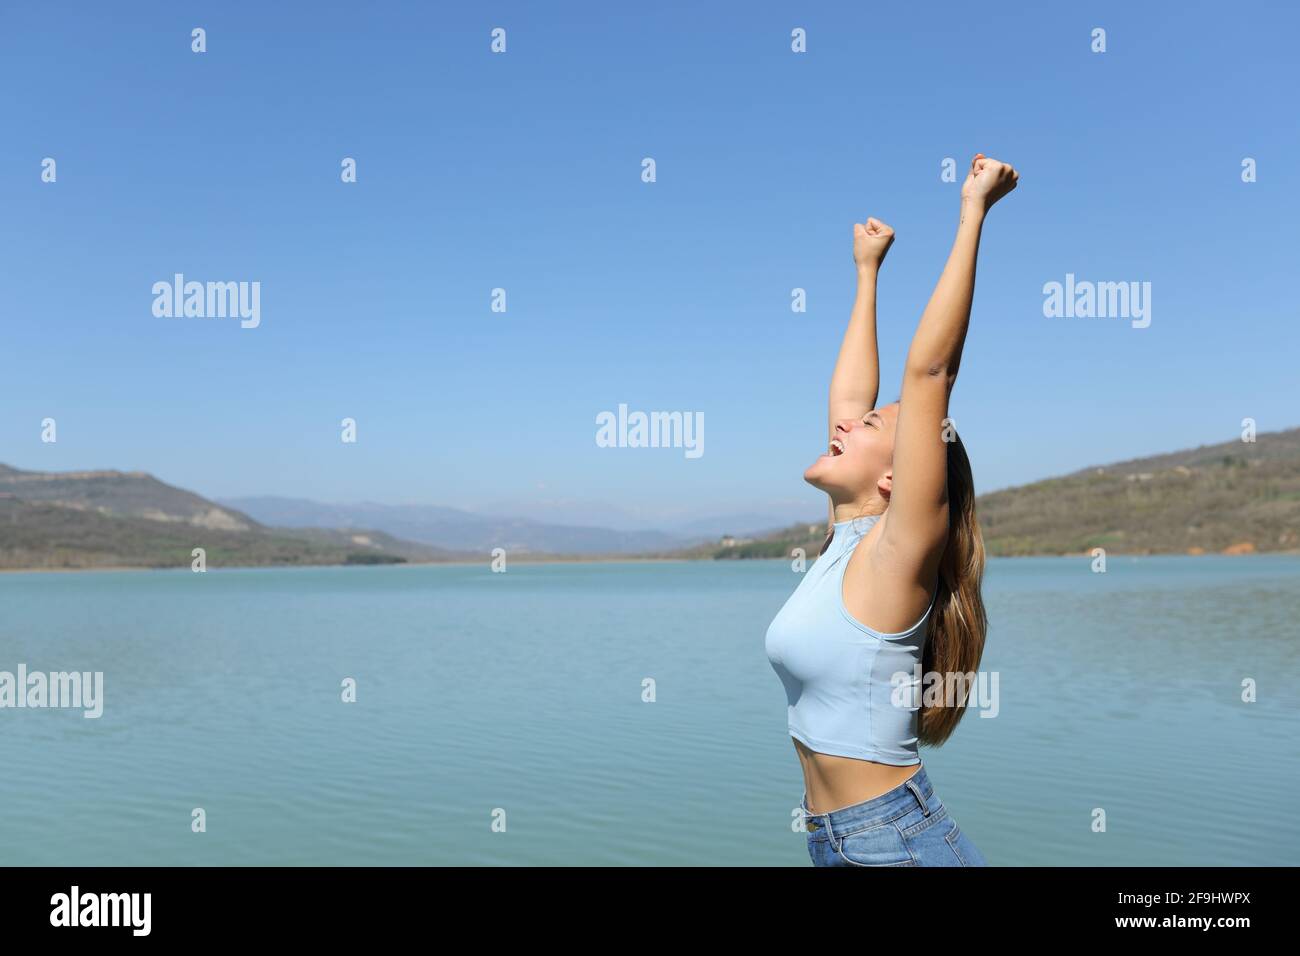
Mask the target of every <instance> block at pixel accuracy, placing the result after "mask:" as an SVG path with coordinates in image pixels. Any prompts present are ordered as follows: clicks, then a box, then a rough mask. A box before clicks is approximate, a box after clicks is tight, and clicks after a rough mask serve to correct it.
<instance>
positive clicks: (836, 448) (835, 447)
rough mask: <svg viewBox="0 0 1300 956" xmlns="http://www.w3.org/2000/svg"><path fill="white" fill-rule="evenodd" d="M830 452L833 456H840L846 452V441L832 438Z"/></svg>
mask: <svg viewBox="0 0 1300 956" xmlns="http://www.w3.org/2000/svg"><path fill="white" fill-rule="evenodd" d="M829 454H830V456H831V457H832V458H838V457H839V456H840V455H842V454H844V443H843V442H842V441H840V440H839V439H838V438H832V439H831V450H830V452H829Z"/></svg>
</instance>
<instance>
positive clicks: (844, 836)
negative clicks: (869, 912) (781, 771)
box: [799, 767, 988, 866]
mask: <svg viewBox="0 0 1300 956" xmlns="http://www.w3.org/2000/svg"><path fill="white" fill-rule="evenodd" d="M799 805H800V807H801V808H802V809H803V814H804V826H805V827H806V828H807V830H808V855H809V856H810V857H812V861H813V866H987V865H988V864H987V863H986V862H985V860H984V857H983V855H981V853H980V851H979V850H977V849H976V848H975V844H974V843H972V842H971V841H970V838H969V837H967V836H966V834H964V833H962V832H961V828H960V827H958V826H957V821H956V820H954V819H953V818H952V817H951V816H949V815H948V809H947V807H945V806H944V805H943V803H942V802H941V801H940V800H939V798H938V797H937V796H935V793H934V786H933V785H932V784H931V783H930V778H929V777H928V776H926V773H925V768H924V767H918V768H917V771H916V773H914V774H912V776H910V777H909V778H908V779H906V780H904V781H903V782H902V783H900V784H899V785H898V786H897V787H895V788H894V789H893V790H889V791H887V792H885V793H882V794H881V795H880V796H878V797H872V798H871V799H870V800H864V801H863V802H862V803H853V804H850V805H849V806H847V807H840V808H839V809H838V810H832V811H830V812H829V813H812V812H810V811H809V810H808V792H807V791H806V790H805V791H804V794H803V797H802V798H800V801H799Z"/></svg>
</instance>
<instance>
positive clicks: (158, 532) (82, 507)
mask: <svg viewBox="0 0 1300 956" xmlns="http://www.w3.org/2000/svg"><path fill="white" fill-rule="evenodd" d="M200 547H201V548H203V549H204V550H205V551H206V556H207V564H208V567H209V568H219V567H234V566H249V565H319V564H375V563H380V564H388V563H400V562H405V561H437V560H451V559H454V558H456V557H458V556H457V555H454V554H452V553H451V552H447V551H442V550H439V549H437V548H431V547H427V546H425V545H420V544H414V543H412V542H409V541H401V540H399V539H397V538H394V537H392V536H390V535H387V534H383V533H381V532H374V531H365V530H361V529H346V530H340V529H310V530H307V529H304V530H301V531H299V530H297V529H293V530H286V529H278V528H267V527H265V526H263V525H261V524H259V523H257V522H256V521H254V520H253V519H251V518H249V517H248V516H247V515H245V514H243V513H242V512H239V511H235V510H233V509H230V508H224V507H221V506H219V505H217V504H214V503H213V502H211V501H208V500H207V499H205V498H202V497H200V496H198V495H195V494H192V493H191V492H188V491H184V490H182V489H180V488H174V487H172V486H171V485H167V484H164V483H163V482H161V481H158V480H157V479H156V478H154V477H152V476H151V475H147V474H144V473H142V472H118V471H90V472H57V473H56V472H32V471H19V470H17V469H14V468H10V467H7V466H5V465H0V569H8V570H14V569H23V568H32V569H55V568H102V567H146V568H160V567H189V566H190V563H191V561H192V560H193V558H192V553H193V550H194V549H195V548H200Z"/></svg>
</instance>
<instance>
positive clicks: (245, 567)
mask: <svg viewBox="0 0 1300 956" xmlns="http://www.w3.org/2000/svg"><path fill="white" fill-rule="evenodd" d="M1276 555H1283V556H1288V557H1300V549H1296V548H1291V549H1286V550H1281V551H1251V552H1245V553H1243V552H1237V551H1203V552H1199V553H1193V552H1187V551H1133V552H1123V551H1119V552H1115V551H1110V552H1107V553H1106V557H1107V559H1108V560H1109V559H1113V558H1258V557H1269V556H1276ZM1029 558H1063V559H1064V558H1069V559H1074V560H1092V559H1093V555H1092V552H1091V551H1085V552H1079V553H1076V554H1059V553H1043V554H1000V555H989V557H988V560H990V561H1006V560H1024V559H1029ZM789 560H790V559H789V558H787V557H784V556H782V557H779V558H713V557H663V556H656V557H640V556H635V557H611V556H608V555H600V556H591V557H585V556H573V557H546V558H538V559H528V558H514V559H509V563H511V564H526V565H529V566H530V567H531V566H539V565H547V564H681V563H686V562H692V563H695V562H699V563H709V564H750V563H761V562H770V561H781V562H785V561H789ZM814 560H815V559H814ZM491 563H492V558H491V556H490V555H489V556H487V557H485V558H484V559H483V560H476V561H470V560H464V561H403V562H400V563H399V562H395V563H392V564H231V565H224V566H220V567H209V569H208V570H211V571H294V570H319V569H321V568H353V569H363V568H368V569H372V570H373V569H375V568H432V567H457V568H463V567H478V566H480V565H488V566H491ZM810 563H811V562H810ZM185 570H189V567H188V566H187V565H176V566H175V567H155V566H149V565H139V564H123V565H93V566H89V567H84V568H66V567H64V568H0V574H85V573H88V572H101V571H102V572H122V571H185ZM191 573H195V574H198V573H205V574H206V573H207V572H196V571H192V572H191Z"/></svg>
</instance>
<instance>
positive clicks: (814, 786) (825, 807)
mask: <svg viewBox="0 0 1300 956" xmlns="http://www.w3.org/2000/svg"><path fill="white" fill-rule="evenodd" d="M790 739H791V740H793V741H794V749H795V751H796V752H797V753H798V754H799V763H800V764H801V765H802V766H803V779H804V788H805V790H806V791H807V794H808V796H807V801H808V809H809V810H810V811H811V812H813V813H830V812H831V811H832V810H839V809H840V808H841V807H847V806H850V805H852V804H854V803H862V802H863V801H864V800H870V799H871V798H872V797H878V796H880V795H881V794H882V793H888V792H889V791H890V790H893V789H894V788H895V787H897V786H899V785H901V784H902V783H903V781H905V780H907V779H908V778H909V777H911V776H912V774H914V773H916V772H917V770H919V769H920V768H921V765H920V764H919V763H915V764H908V765H906V766H903V767H898V766H895V765H893V764H887V763H876V762H875V761H874V760H859V759H858V758H856V757H837V756H835V755H833V754H823V753H818V752H817V751H815V750H809V749H808V747H807V745H805V744H804V742H803V741H801V740H799V739H798V738H796V737H791V738H790Z"/></svg>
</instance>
